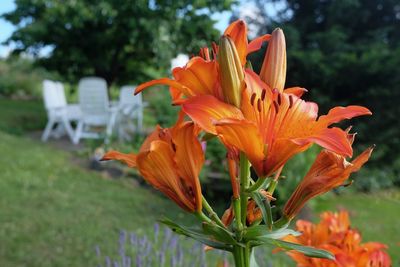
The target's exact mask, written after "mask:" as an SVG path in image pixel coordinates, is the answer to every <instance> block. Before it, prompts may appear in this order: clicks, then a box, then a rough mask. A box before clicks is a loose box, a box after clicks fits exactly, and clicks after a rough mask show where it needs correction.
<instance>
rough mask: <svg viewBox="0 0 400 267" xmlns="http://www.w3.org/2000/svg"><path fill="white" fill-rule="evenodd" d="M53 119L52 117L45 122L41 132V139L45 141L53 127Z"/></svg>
mask: <svg viewBox="0 0 400 267" xmlns="http://www.w3.org/2000/svg"><path fill="white" fill-rule="evenodd" d="M54 123H55V121H54V120H53V119H49V121H48V122H47V124H46V127H45V128H44V131H43V134H42V141H43V142H46V141H47V139H49V136H50V133H51V130H52V129H53V126H54Z"/></svg>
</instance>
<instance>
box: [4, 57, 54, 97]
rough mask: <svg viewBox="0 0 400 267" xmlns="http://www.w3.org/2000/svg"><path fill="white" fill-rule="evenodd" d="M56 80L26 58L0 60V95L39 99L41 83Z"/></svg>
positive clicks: (51, 74) (52, 75)
mask: <svg viewBox="0 0 400 267" xmlns="http://www.w3.org/2000/svg"><path fill="white" fill-rule="evenodd" d="M44 79H57V76H56V75H55V74H53V73H50V72H48V71H46V70H44V69H43V68H39V67H36V66H35V65H34V62H33V61H32V60H30V59H27V58H20V57H10V58H8V59H6V60H0V95H2V96H6V97H10V96H13V97H17V98H39V97H41V95H42V93H41V88H42V81H43V80H44Z"/></svg>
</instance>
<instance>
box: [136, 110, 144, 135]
mask: <svg viewBox="0 0 400 267" xmlns="http://www.w3.org/2000/svg"><path fill="white" fill-rule="evenodd" d="M142 128H143V110H140V111H139V114H138V118H137V130H138V132H139V133H142Z"/></svg>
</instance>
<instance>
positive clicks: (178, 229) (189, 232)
mask: <svg viewBox="0 0 400 267" xmlns="http://www.w3.org/2000/svg"><path fill="white" fill-rule="evenodd" d="M160 222H161V223H163V224H165V225H166V226H168V227H169V228H171V230H172V231H174V232H175V233H177V234H180V235H184V236H187V237H190V238H193V239H194V240H197V241H199V242H201V243H203V244H205V245H207V246H210V247H213V248H216V249H221V250H226V251H232V246H230V245H228V244H225V243H222V242H219V241H216V240H213V239H211V238H210V237H209V235H207V234H204V232H203V231H202V230H201V229H197V228H189V227H185V226H181V225H179V224H176V223H174V222H172V221H171V220H169V219H163V220H160Z"/></svg>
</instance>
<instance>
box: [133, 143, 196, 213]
mask: <svg viewBox="0 0 400 267" xmlns="http://www.w3.org/2000/svg"><path fill="white" fill-rule="evenodd" d="M137 166H138V169H139V171H140V173H141V175H142V176H143V177H144V178H145V180H146V181H147V182H148V183H150V184H151V185H152V186H154V187H155V188H156V189H158V190H160V191H161V192H163V193H164V194H165V195H167V196H168V197H169V198H171V199H172V200H173V201H175V202H176V203H177V204H178V205H179V206H180V207H181V208H183V209H185V210H187V211H190V212H193V211H195V204H194V202H193V200H192V199H190V197H188V196H187V195H186V194H185V192H183V190H184V187H183V186H182V184H181V181H180V179H179V176H178V175H177V171H176V164H175V161H174V151H173V149H172V147H171V146H170V144H168V143H167V142H164V141H160V140H156V141H153V142H152V143H151V147H150V150H149V151H148V152H143V153H139V155H138V156H137Z"/></svg>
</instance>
